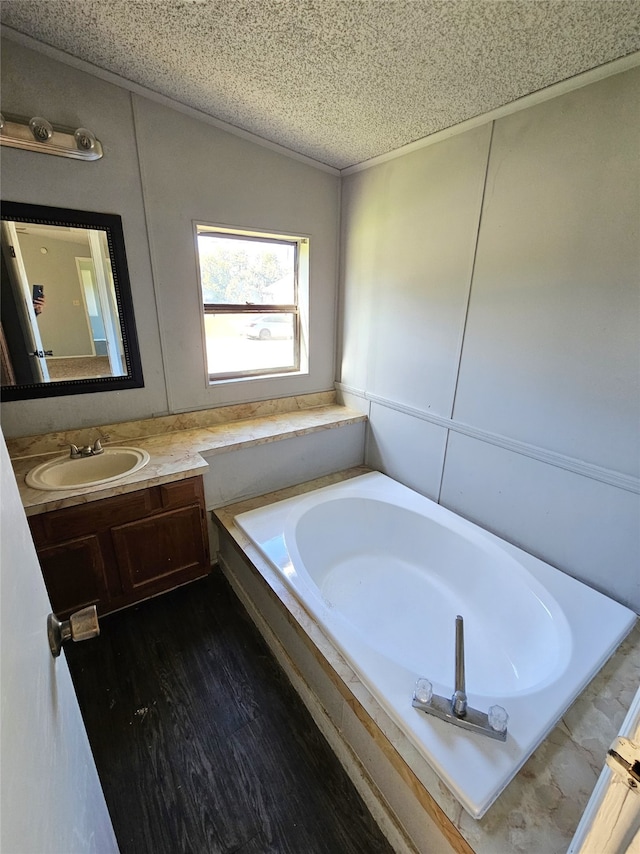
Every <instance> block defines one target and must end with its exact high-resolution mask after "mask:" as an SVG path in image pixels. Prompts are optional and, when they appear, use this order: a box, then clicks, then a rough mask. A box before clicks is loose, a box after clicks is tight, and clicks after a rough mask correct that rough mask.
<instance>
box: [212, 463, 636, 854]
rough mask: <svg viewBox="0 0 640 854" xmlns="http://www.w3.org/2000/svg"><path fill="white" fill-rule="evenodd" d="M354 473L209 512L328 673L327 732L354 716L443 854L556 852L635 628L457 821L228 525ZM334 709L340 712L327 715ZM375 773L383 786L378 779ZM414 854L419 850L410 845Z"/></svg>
mask: <svg viewBox="0 0 640 854" xmlns="http://www.w3.org/2000/svg"><path fill="white" fill-rule="evenodd" d="M363 471H366V469H364V468H362V467H361V468H358V469H352V470H349V471H348V472H343V473H339V474H335V475H332V476H330V477H327V478H319V479H318V480H315V481H311V482H309V483H307V484H301V485H300V486H297V487H291V488H288V489H283V490H280V491H278V492H275V493H271V494H269V495H266V496H262V497H260V498H254V499H250V500H247V501H243V502H240V503H237V504H234V505H229V506H227V507H224V508H220V509H218V510H216V511H215V517H216V519H217V521H218V523H219V524H220V525H221V526H223V527H224V529H225V530H226V532H227V534H228V536H229V537H231V538H232V540H233V541H234V543H235V545H236V548H238V549H239V550H241V553H242V554H243V560H244V561H245V563H248V565H250V566H251V568H252V571H253V573H255V574H256V575H257V577H258V578H259V579H260V581H261V585H262V587H263V588H264V589H265V590H266V591H267V593H268V595H269V596H270V597H271V598H272V599H274V600H277V602H278V604H279V606H280V607H281V608H282V609H284V612H285V613H286V619H287V621H288V622H289V623H290V624H291V625H292V626H293V627H294V628H295V630H296V632H297V633H298V635H299V636H300V637H301V638H302V639H304V642H305V644H306V645H307V646H308V647H310V648H312V650H313V654H314V656H315V658H316V659H317V660H318V661H319V662H320V663H321V666H322V668H323V669H324V671H325V672H326V673H328V674H329V675H330V678H331V682H332V684H333V686H334V688H335V692H336V697H334V698H333V699H332V700H331V701H327V699H326V698H322V697H320V698H319V699H320V702H321V704H322V705H323V707H324V708H325V709H333V710H334V711H333V712H332V714H333V716H334V720H333V723H334V725H335V726H336V728H337V729H338V730H339V731H340V732H341V733H342V734H343V737H345V735H344V734H345V732H346V731H347V730H348V729H349V724H348V720H351V719H352V718H353V714H354V713H355V715H356V717H357V718H358V719H359V720H360V721H361V722H362V723H363V724H364V728H365V729H366V731H367V732H368V733H369V736H370V738H371V739H372V741H373V743H374V745H375V747H376V749H377V751H378V753H379V754H380V755H384V756H385V757H386V761H388V762H389V763H390V765H391V767H392V768H393V769H394V770H395V771H396V772H398V773H399V774H400V777H401V778H402V780H404V781H405V783H406V790H405V792H404V795H403V798H401V800H402V799H405V800H408V801H411V802H413V803H414V804H418V805H419V807H420V808H421V809H423V810H424V811H425V812H426V813H428V815H429V817H430V818H431V819H433V818H434V817H435V820H436V823H437V824H438V825H439V826H440V827H446V825H450V827H451V828H452V829H453V831H454V833H455V834H457V835H458V843H456V841H455V838H454V839H451V837H450V836H449V834H448V833H447V835H448V836H449V844H450V845H451V847H452V850H454V851H465V852H468V851H469V850H470V849H471V850H473V851H474V852H476V854H564V852H566V850H567V848H568V846H569V844H570V842H571V839H572V837H573V834H574V832H575V829H576V827H577V824H578V821H579V819H580V816H581V814H582V812H583V810H584V809H585V807H586V804H587V801H588V799H589V796H590V793H591V791H592V789H593V787H594V785H595V783H596V780H597V778H598V775H599V773H600V771H601V769H602V766H603V764H604V761H605V757H606V752H607V749H608V748H609V746H610V744H611V742H612V741H613V739H614V738H615V737H616V735H617V733H618V730H619V728H620V726H621V724H622V721H623V720H624V716H625V714H626V711H627V709H628V707H629V705H630V704H631V701H632V699H633V696H634V694H635V692H636V690H637V686H638V683H639V681H640V626H636V627H635V629H634V630H633V631H632V632H631V634H630V635H629V636H628V637H627V638H626V640H625V641H624V642H623V643H622V644H621V646H620V647H619V648H618V650H617V651H616V653H614V655H613V656H612V657H611V658H610V659H609V661H608V662H607V663H606V664H605V665H604V667H603V668H602V670H601V671H600V672H599V673H598V674H597V675H596V677H595V678H594V679H593V680H592V682H591V683H590V684H589V685H588V686H587V688H586V689H585V691H584V692H583V693H582V694H581V696H580V697H579V698H578V699H577V700H576V701H575V702H574V703H573V705H572V706H571V707H570V708H569V709H568V710H567V712H566V713H565V714H564V716H563V717H562V719H561V720H560V722H559V723H558V725H557V726H556V727H555V728H554V729H553V730H552V732H551V733H550V735H549V736H548V737H547V739H546V740H545V741H544V742H543V743H542V744H541V745H540V747H539V748H538V749H537V750H536V751H535V752H534V753H533V755H532V756H531V757H530V758H529V760H528V761H527V762H526V764H525V765H524V766H523V768H522V769H521V771H520V772H519V773H518V775H517V776H516V777H515V779H514V780H513V781H512V782H511V783H510V784H509V786H508V787H507V788H506V790H505V791H504V792H503V793H502V795H501V796H500V797H499V799H498V800H497V802H496V803H495V804H494V805H493V806H492V807H491V809H490V810H489V811H488V813H487V814H486V815H485V816H484V818H483V819H481V820H480V821H475V820H474V819H472V818H471V817H470V816H469V815H467V813H465V811H464V810H463V809H462V807H461V806H460V804H459V803H458V802H457V801H456V799H455V798H454V797H453V795H452V794H451V793H450V792H449V791H448V790H447V789H446V788H445V787H444V785H443V784H442V783H441V782H440V781H439V780H438V779H437V778H436V776H435V775H434V773H433V772H432V771H431V769H430V768H429V766H428V765H427V764H426V762H424V760H421V758H420V757H417V755H416V752H415V751H414V750H413V749H412V747H411V745H410V744H409V743H408V740H407V739H406V738H405V737H404V736H403V734H402V733H401V732H400V731H399V729H398V728H397V727H396V725H395V724H394V723H393V721H391V720H390V718H389V717H388V715H387V714H386V712H385V711H384V709H382V708H381V707H380V706H379V704H378V703H377V702H376V701H375V700H374V698H373V697H372V696H371V695H370V693H369V692H368V690H367V689H366V687H365V686H364V685H362V683H361V682H360V680H359V679H358V677H357V676H356V674H355V673H354V672H353V671H352V670H351V668H350V667H349V665H348V664H347V663H346V662H345V661H344V659H343V658H342V657H341V656H340V654H339V653H338V652H337V651H336V650H335V648H334V647H333V644H332V643H331V641H330V640H329V639H328V638H327V637H326V636H325V635H324V633H323V632H322V630H321V629H320V627H319V626H318V625H317V624H316V623H315V622H314V621H313V619H312V618H311V617H310V616H309V614H308V613H307V612H306V611H305V610H304V608H303V607H302V606H301V605H300V603H299V602H298V601H297V600H296V599H295V597H294V596H293V594H292V593H291V592H290V591H289V590H288V589H287V588H286V587H285V586H284V584H283V582H282V581H281V580H280V579H279V578H278V577H277V575H276V573H275V572H274V570H272V569H271V567H270V566H269V564H268V563H267V562H266V561H265V560H264V559H263V558H262V557H261V556H260V554H259V553H258V551H257V550H256V549H255V548H254V547H253V545H252V544H251V543H250V542H249V540H248V538H247V537H246V536H245V535H244V534H243V532H242V531H240V529H239V528H237V527H236V526H235V524H234V517H235V516H236V515H237V514H239V513H241V512H245V511H247V510H252V509H255V508H256V507H260V506H262V505H264V504H269V503H272V502H273V501H278V500H281V499H283V498H288V497H291V496H292V495H297V494H300V493H301V492H305V491H308V490H310V489H316V488H318V487H320V486H325V485H327V484H328V483H334V482H336V480H338V479H341V478H346V477H354V476H356V475H358V474H361V473H363ZM256 607H257V608H258V609H259V608H260V604H259V603H257V605H256ZM294 664H295V661H294ZM302 676H303V678H305V677H307V680H308V684H310V685H313V684H314V680H313V678H311V679H310V680H309V679H308V676H307V674H305V673H304V672H303V674H302ZM336 709H338V710H340V709H341V711H338V712H337V713H336V711H335V710H336ZM336 718H337V719H336ZM356 752H357V751H356ZM365 752H366V749H365ZM359 759H360V761H362V762H363V764H364V765H365V767H366V765H367V762H366V759H364V758H363V755H359ZM377 770H378V773H379V774H380V775H381V778H384V776H385V773H386V772H385V771H384V770H381V769H379V768H378V769H377ZM368 771H369V773H370V774H371V776H372V778H373V779H374V782H375V781H376V769H375V768H371V767H369V768H368ZM381 788H382V786H381ZM407 811H408V812H409V813H410V812H411V809H410V808H407ZM443 832H445V833H446V832H447V831H446V830H445V831H443ZM417 848H418V850H420V851H422V850H423V846H421V845H419V844H418V845H417ZM424 850H425V851H426V850H427V849H426V848H425V849H424Z"/></svg>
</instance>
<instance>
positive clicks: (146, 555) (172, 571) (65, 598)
mask: <svg viewBox="0 0 640 854" xmlns="http://www.w3.org/2000/svg"><path fill="white" fill-rule="evenodd" d="M205 513H206V511H205V502H204V488H203V482H202V477H201V476H198V477H191V478H188V479H186V480H179V481H175V482H171V483H163V484H161V485H159V486H150V487H147V488H145V489H139V490H136V491H134V492H128V493H126V494H124V495H116V496H114V497H111V498H103V499H102V500H100V501H93V502H91V503H89V504H81V505H78V506H75V507H64V508H62V509H59V510H52V511H49V512H45V513H40V514H38V515H35V516H31V517H30V518H29V526H30V528H31V533H32V536H33V540H34V543H35V545H36V551H37V553H38V559H39V561H40V565H41V567H42V573H43V576H44V581H45V585H46V587H47V591H48V593H49V597H50V599H51V604H52V606H53V609H54V611H55V613H56V614H57V615H58V617H59V618H60V619H65V618H67V617H68V616H69V615H70V614H71V613H72V612H74V611H77V610H78V609H80V608H83V607H85V606H87V605H96V606H97V608H98V613H99V614H101V615H102V614H108V613H109V612H110V611H115V610H117V609H119V608H123V607H125V606H126V605H131V604H133V603H134V602H137V601H139V600H141V599H146V598H148V597H149V596H153V595H155V594H157V593H161V592H163V591H165V590H168V589H170V588H172V587H176V586H177V585H179V584H183V583H185V582H186V581H191V580H193V579H194V578H198V577H199V576H202V575H205V574H206V573H207V572H209V569H210V560H209V547H208V538H207V527H206V515H205Z"/></svg>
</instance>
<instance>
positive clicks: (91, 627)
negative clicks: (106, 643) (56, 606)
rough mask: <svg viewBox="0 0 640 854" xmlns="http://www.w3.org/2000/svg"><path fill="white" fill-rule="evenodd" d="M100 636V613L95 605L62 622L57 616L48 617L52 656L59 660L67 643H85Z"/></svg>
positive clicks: (48, 634) (48, 633) (50, 615)
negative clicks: (71, 641) (84, 641)
mask: <svg viewBox="0 0 640 854" xmlns="http://www.w3.org/2000/svg"><path fill="white" fill-rule="evenodd" d="M99 634H100V626H99V625H98V612H97V610H96V606H95V605H89V607H88V608H83V609H82V610H81V611H76V612H75V614H72V615H71V616H70V617H69V619H68V620H64V621H62V622H61V621H60V620H59V619H58V618H57V617H56V615H55V614H49V616H48V617H47V636H48V638H49V648H50V649H51V655H52V656H53V657H54V658H57V657H58V656H59V655H60V650H61V649H62V644H63V643H65V641H68V640H73V641H83V640H89V638H95V637H97V636H98V635H99Z"/></svg>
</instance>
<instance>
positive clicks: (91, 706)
mask: <svg viewBox="0 0 640 854" xmlns="http://www.w3.org/2000/svg"><path fill="white" fill-rule="evenodd" d="M67 657H68V660H69V665H70V669H71V673H72V677H73V680H74V685H75V688H76V693H77V695H78V700H79V703H80V708H81V710H82V714H83V717H84V720H85V725H86V727H87V732H88V735H89V741H90V743H91V747H92V750H93V753H94V756H95V759H96V765H97V768H98V773H99V775H100V779H101V782H102V785H103V789H104V792H105V797H106V800H107V804H108V806H109V810H110V813H111V817H112V821H113V825H114V830H115V832H116V836H117V839H118V844H119V846H120V850H121V854H146V852H150V854H151V852H153V854H165V852H166V854H178V852H190V854H199V852H202V854H205V852H206V854H258V852H259V854H392V849H391V848H390V846H389V844H388V843H387V841H386V840H385V838H384V837H383V835H382V834H381V832H380V830H379V829H378V827H377V826H376V825H375V823H374V822H373V819H372V818H371V816H370V814H369V813H368V811H367V809H366V807H365V806H364V804H363V802H362V800H361V799H360V797H359V796H358V794H357V792H356V791H355V789H354V788H353V786H352V784H351V782H350V781H349V779H348V778H347V776H346V774H345V773H344V771H343V770H342V768H341V767H340V765H339V763H338V761H337V760H336V758H335V756H334V755H333V753H332V752H331V750H330V748H329V746H328V745H327V743H326V742H325V740H324V738H323V737H322V735H321V733H320V732H319V730H318V729H317V727H316V726H315V724H314V723H313V721H312V719H311V717H310V715H309V714H308V712H307V710H306V709H305V708H304V706H303V704H302V702H301V701H300V699H299V698H298V696H297V695H296V694H295V691H294V690H293V688H292V686H291V685H290V683H289V682H288V680H287V679H286V677H285V675H284V673H283V672H282V671H281V669H280V667H279V665H278V664H277V662H276V661H275V659H274V658H273V656H272V655H271V653H270V651H269V650H268V648H267V647H266V645H265V643H264V641H263V640H262V638H261V637H260V635H259V633H258V632H257V630H256V629H255V627H254V625H253V623H252V622H251V621H250V619H249V617H248V615H247V614H246V612H245V611H244V609H243V608H242V606H241V604H240V602H239V601H238V599H237V598H236V596H235V595H234V594H233V592H232V591H231V589H230V587H229V585H228V584H227V582H226V580H225V579H224V577H223V576H222V575H221V574H220V573H217V572H214V573H212V575H211V576H209V577H207V578H205V579H202V580H200V581H196V582H193V583H192V584H190V585H187V586H185V587H182V588H180V589H178V590H175V591H173V592H171V593H167V594H165V595H163V596H161V597H158V598H156V599H153V600H150V601H149V602H145V603H143V604H141V605H138V606H135V607H133V608H130V609H128V610H126V611H122V612H120V613H117V614H113V615H110V616H108V617H105V618H103V620H101V635H100V637H99V638H97V639H95V640H92V641H90V642H87V643H83V644H79V645H78V646H75V645H74V646H71V647H69V648H68V649H67Z"/></svg>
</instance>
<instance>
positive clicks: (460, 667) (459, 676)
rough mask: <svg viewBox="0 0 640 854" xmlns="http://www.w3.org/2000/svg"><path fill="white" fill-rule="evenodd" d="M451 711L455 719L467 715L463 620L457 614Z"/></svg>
mask: <svg viewBox="0 0 640 854" xmlns="http://www.w3.org/2000/svg"><path fill="white" fill-rule="evenodd" d="M451 711H452V712H453V714H454V715H455V716H456V717H457V718H463V717H464V716H465V715H466V713H467V694H466V688H465V678H464V620H463V619H462V617H461V616H460V614H458V616H457V617H456V673H455V681H454V689H453V697H452V698H451Z"/></svg>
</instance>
